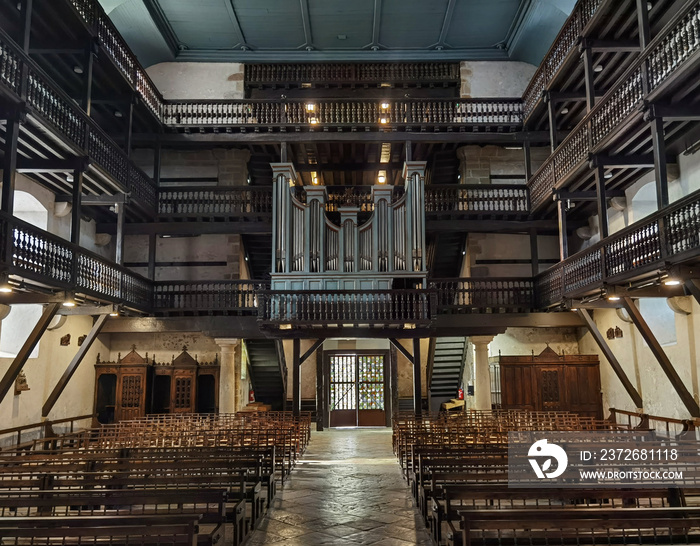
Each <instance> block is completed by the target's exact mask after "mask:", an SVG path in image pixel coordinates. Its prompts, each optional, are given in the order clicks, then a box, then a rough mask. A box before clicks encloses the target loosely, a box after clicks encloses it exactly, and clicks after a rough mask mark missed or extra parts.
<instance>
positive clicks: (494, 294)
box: [429, 278, 535, 314]
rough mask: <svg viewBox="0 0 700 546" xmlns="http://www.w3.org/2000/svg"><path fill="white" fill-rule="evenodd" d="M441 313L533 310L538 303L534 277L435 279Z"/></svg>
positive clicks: (432, 280) (432, 286)
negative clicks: (535, 300) (536, 302)
mask: <svg viewBox="0 0 700 546" xmlns="http://www.w3.org/2000/svg"><path fill="white" fill-rule="evenodd" d="M429 287H430V288H431V289H433V290H435V291H436V293H437V305H438V313H458V314H462V313H474V312H476V313H478V312H484V310H487V309H488V310H491V311H498V310H503V311H513V310H530V309H533V308H534V307H535V302H534V287H533V282H532V279H517V278H485V279H479V278H462V279H431V280H430V283H429Z"/></svg>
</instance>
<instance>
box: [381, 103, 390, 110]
mask: <svg viewBox="0 0 700 546" xmlns="http://www.w3.org/2000/svg"><path fill="white" fill-rule="evenodd" d="M388 109H389V103H388V102H383V103H382V110H388Z"/></svg>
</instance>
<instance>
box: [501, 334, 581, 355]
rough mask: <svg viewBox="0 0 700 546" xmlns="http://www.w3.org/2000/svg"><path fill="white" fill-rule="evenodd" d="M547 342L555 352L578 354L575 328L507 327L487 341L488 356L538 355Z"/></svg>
mask: <svg viewBox="0 0 700 546" xmlns="http://www.w3.org/2000/svg"><path fill="white" fill-rule="evenodd" d="M547 344H549V347H550V348H551V349H552V350H553V351H554V352H555V353H557V354H565V355H575V354H579V346H578V335H577V330H576V328H508V329H506V331H505V333H503V334H499V335H497V336H496V337H494V339H493V341H492V342H491V343H489V356H490V357H492V356H498V355H499V354H500V355H503V356H520V355H530V354H533V353H534V354H535V355H538V354H540V353H541V352H542V351H544V350H545V348H546V347H547Z"/></svg>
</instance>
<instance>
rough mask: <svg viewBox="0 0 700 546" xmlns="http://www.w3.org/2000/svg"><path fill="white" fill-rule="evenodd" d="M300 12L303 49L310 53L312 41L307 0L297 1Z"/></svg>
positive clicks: (312, 46) (312, 45)
mask: <svg viewBox="0 0 700 546" xmlns="http://www.w3.org/2000/svg"><path fill="white" fill-rule="evenodd" d="M299 9H300V10H301V24H302V26H303V27H304V48H305V49H306V50H308V51H311V50H312V49H313V48H314V39H313V35H312V34H311V16H310V15H309V0H299Z"/></svg>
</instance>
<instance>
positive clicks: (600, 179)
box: [595, 165, 641, 407]
mask: <svg viewBox="0 0 700 546" xmlns="http://www.w3.org/2000/svg"><path fill="white" fill-rule="evenodd" d="M595 183H596V200H597V202H598V226H599V227H600V238H601V239H605V238H606V237H607V236H608V235H609V234H610V228H609V222H608V199H607V197H606V195H605V168H604V167H603V166H602V165H598V166H597V167H596V170H595ZM640 407H641V406H640Z"/></svg>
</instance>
